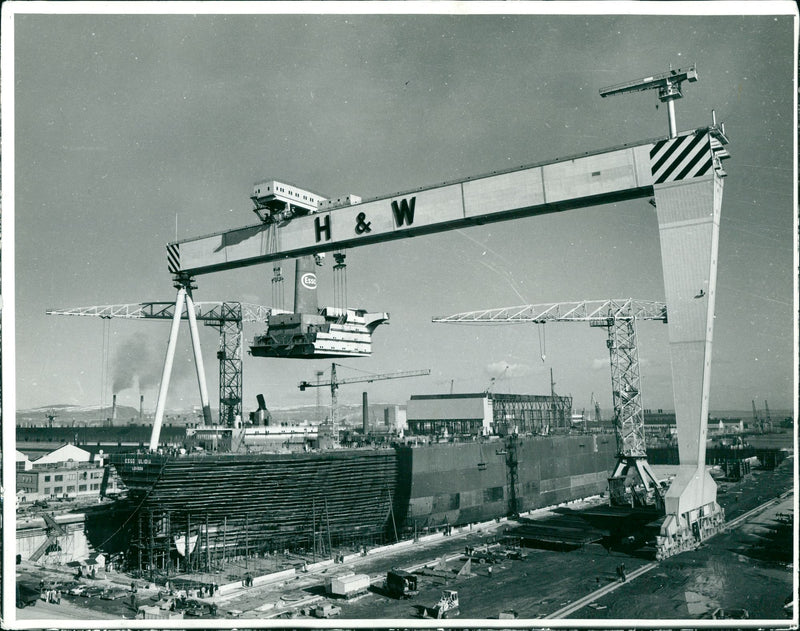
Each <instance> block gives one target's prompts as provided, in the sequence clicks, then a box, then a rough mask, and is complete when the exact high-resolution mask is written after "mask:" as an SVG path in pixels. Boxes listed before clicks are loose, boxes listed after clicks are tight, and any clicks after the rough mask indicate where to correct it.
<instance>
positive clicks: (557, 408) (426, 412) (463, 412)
mask: <svg viewBox="0 0 800 631" xmlns="http://www.w3.org/2000/svg"><path fill="white" fill-rule="evenodd" d="M407 418H408V434H409V435H413V436H421V435H435V436H442V435H447V436H465V435H466V436H488V435H490V434H497V435H500V436H506V435H509V434H548V433H550V432H551V431H564V430H566V429H568V428H569V427H570V425H571V422H572V397H561V396H558V395H550V396H548V395H536V394H492V393H488V392H481V393H473V394H420V395H412V396H411V399H410V400H409V402H408V409H407Z"/></svg>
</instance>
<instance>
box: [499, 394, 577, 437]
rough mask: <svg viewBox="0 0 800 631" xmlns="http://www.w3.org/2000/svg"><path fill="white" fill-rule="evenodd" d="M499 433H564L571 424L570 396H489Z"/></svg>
mask: <svg viewBox="0 0 800 631" xmlns="http://www.w3.org/2000/svg"><path fill="white" fill-rule="evenodd" d="M489 396H490V398H491V401H492V410H493V412H492V414H493V421H494V426H495V428H496V431H497V433H498V434H501V435H508V434H513V433H517V434H549V433H553V432H565V431H567V430H569V428H570V425H571V424H572V397H570V396H563V397H562V396H559V395H538V394H494V393H492V394H490V395H489Z"/></svg>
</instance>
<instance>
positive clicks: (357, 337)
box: [250, 307, 389, 359]
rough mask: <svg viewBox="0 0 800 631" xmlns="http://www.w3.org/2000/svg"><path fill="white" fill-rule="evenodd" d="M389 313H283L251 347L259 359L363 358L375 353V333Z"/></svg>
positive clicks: (326, 310) (272, 318) (273, 318)
mask: <svg viewBox="0 0 800 631" xmlns="http://www.w3.org/2000/svg"><path fill="white" fill-rule="evenodd" d="M388 320H389V314H388V313H367V312H366V311H364V310H363V309H337V308H333V307H323V308H322V309H319V310H318V312H317V313H316V314H313V313H282V314H276V315H271V316H270V317H269V318H268V319H267V330H266V332H265V333H264V334H263V335H257V336H256V337H255V338H254V339H253V343H252V345H251V346H250V353H251V354H252V355H255V356H256V357H298V358H304V359H319V358H326V357H363V356H364V355H369V354H371V353H372V332H373V331H374V330H375V329H376V328H377V327H378V325H380V324H383V323H385V322H388Z"/></svg>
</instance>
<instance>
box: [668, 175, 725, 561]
mask: <svg viewBox="0 0 800 631" xmlns="http://www.w3.org/2000/svg"><path fill="white" fill-rule="evenodd" d="M654 189H655V200H656V208H657V216H658V226H659V237H660V241H661V259H662V268H663V274H664V288H665V293H666V299H667V300H666V302H667V309H668V311H669V320H668V327H669V347H670V357H671V365H672V382H673V391H674V403H675V416H676V424H677V436H678V453H679V458H680V467H679V471H678V473H677V475H676V477H675V478H674V480H673V481H672V484H671V485H670V487H669V489H668V490H667V492H666V494H665V497H664V509H665V512H666V519H665V521H664V525H663V526H662V529H661V533H660V536H659V537H658V538H657V556H658V557H659V558H665V557H667V556H671V555H673V554H677V553H679V552H682V551H684V550H687V549H691V548H693V547H696V546H697V545H698V544H699V542H700V541H702V540H703V539H705V538H707V537H709V536H711V535H713V534H715V533H716V532H717V531H718V530H719V529H720V528H721V526H722V523H723V522H724V512H723V511H722V509H721V508H720V507H719V505H718V504H717V501H716V498H717V487H716V484H715V483H714V481H713V480H712V479H711V476H710V475H709V474H708V472H707V471H706V467H705V459H706V436H707V430H708V397H709V386H710V375H711V342H712V338H713V327H714V299H715V295H716V279H717V252H718V241H719V217H720V211H721V206H722V179H721V178H720V177H719V176H718V175H717V173H716V172H715V171H714V170H712V171H711V172H710V173H709V174H707V175H705V176H703V177H701V178H694V179H692V180H685V181H675V182H666V183H662V184H657V185H656V186H655V187H654Z"/></svg>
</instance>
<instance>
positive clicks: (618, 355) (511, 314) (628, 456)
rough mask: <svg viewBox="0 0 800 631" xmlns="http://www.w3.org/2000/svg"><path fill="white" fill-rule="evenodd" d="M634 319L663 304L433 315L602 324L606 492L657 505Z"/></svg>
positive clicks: (449, 319) (604, 303) (659, 311)
mask: <svg viewBox="0 0 800 631" xmlns="http://www.w3.org/2000/svg"><path fill="white" fill-rule="evenodd" d="M636 320H659V321H661V322H666V321H667V308H666V305H664V304H663V303H660V302H654V301H649V300H634V299H633V298H627V299H619V300H583V301H579V302H555V303H547V304H537V305H522V306H517V307H506V308H503V309H485V310H481V311H467V312H463V313H456V314H454V315H450V316H444V317H436V318H433V321H434V322H438V323H444V324H512V323H526V322H527V323H531V322H532V323H535V324H544V323H547V322H588V323H589V326H593V327H603V328H605V329H607V331H608V340H607V342H606V344H607V346H608V350H609V354H610V356H611V392H612V396H613V402H614V428H615V431H616V437H617V458H618V460H617V464H616V466H615V467H614V472H613V474H612V475H611V477H610V478H609V497H610V500H611V503H612V504H616V505H638V506H652V505H654V504H661V502H662V498H661V492H662V489H661V484H660V482H659V480H658V479H657V478H656V475H655V473H653V470H652V469H651V467H650V465H649V464H648V462H647V449H646V445H645V436H644V407H643V406H642V398H641V386H640V384H641V376H640V372H639V350H638V348H637V345H636V326H635V322H636ZM551 381H552V372H551ZM592 396H594V393H592Z"/></svg>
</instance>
